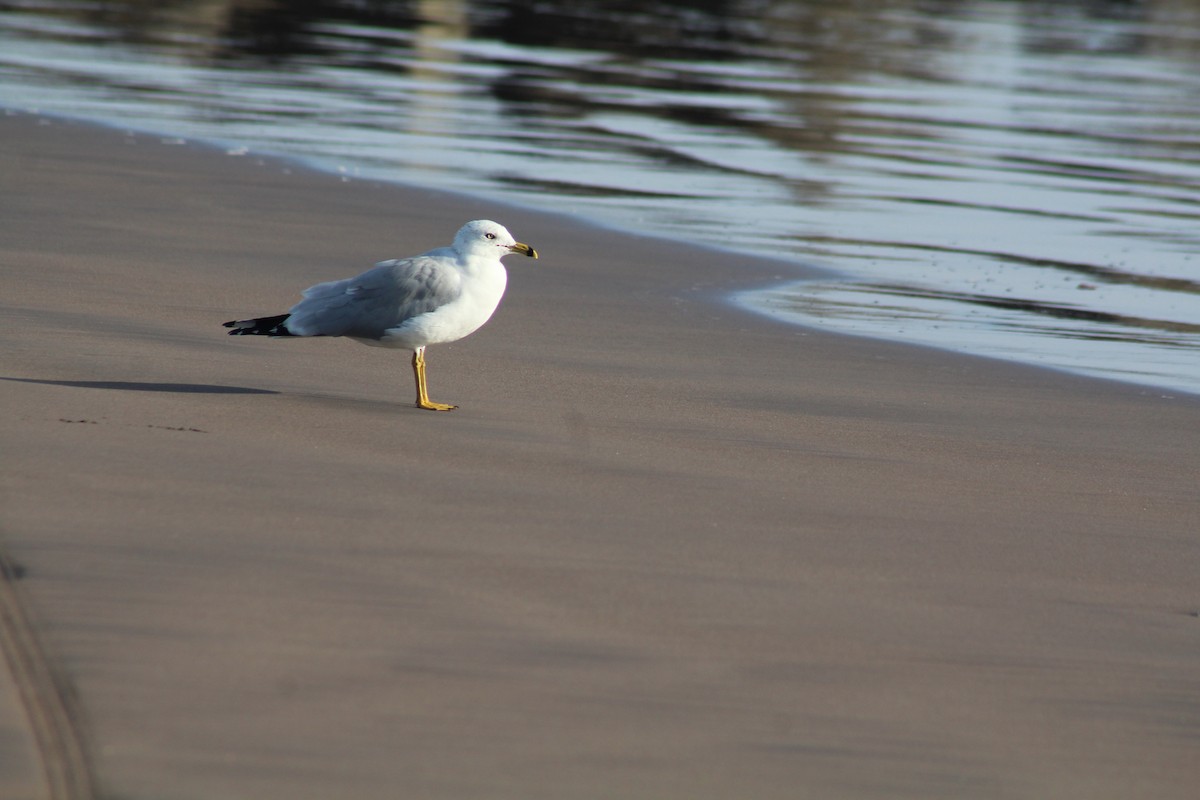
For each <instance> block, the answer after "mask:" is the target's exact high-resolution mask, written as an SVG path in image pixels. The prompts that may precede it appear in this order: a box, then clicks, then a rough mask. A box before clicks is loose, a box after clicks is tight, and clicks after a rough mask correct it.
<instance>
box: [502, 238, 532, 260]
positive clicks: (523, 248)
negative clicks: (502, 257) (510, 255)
mask: <svg viewBox="0 0 1200 800" xmlns="http://www.w3.org/2000/svg"><path fill="white" fill-rule="evenodd" d="M508 249H509V250H510V251H511V252H514V253H521V254H522V255H526V256H529V257H530V258H537V257H538V254H537V250H534V249H533V248H532V247H530V246H529V245H527V244H525V243H524V242H517V243H516V244H514V245H513V246H512V247H510V248H508Z"/></svg>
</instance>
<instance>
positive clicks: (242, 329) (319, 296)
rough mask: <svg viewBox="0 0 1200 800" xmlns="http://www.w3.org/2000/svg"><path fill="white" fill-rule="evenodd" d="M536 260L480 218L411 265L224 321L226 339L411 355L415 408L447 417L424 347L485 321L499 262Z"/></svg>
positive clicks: (383, 267) (402, 261) (387, 265)
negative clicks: (285, 306) (317, 341)
mask: <svg viewBox="0 0 1200 800" xmlns="http://www.w3.org/2000/svg"><path fill="white" fill-rule="evenodd" d="M512 253H520V254H521V255H524V256H529V257H530V258H537V257H538V254H537V251H536V250H534V249H533V248H532V247H530V246H529V245H527V244H524V243H522V242H518V241H517V240H516V239H514V238H513V236H512V234H511V233H509V232H508V230H507V229H506V228H505V227H504V226H503V225H501V224H500V223H498V222H492V221H491V220H487V219H477V220H474V221H473V222H468V223H467V224H466V225H463V226H462V228H461V229H459V231H458V233H457V234H455V236H454V243H453V244H451V245H450V246H449V247H439V248H437V249H435V250H430V251H429V252H428V253H422V254H421V255H419V256H411V257H409V258H395V259H390V260H388V261H380V262H379V263H378V264H376V265H375V266H374V267H372V268H371V269H369V270H367V271H366V272H364V273H363V274H361V275H359V276H358V277H357V278H348V279H346V280H341V281H330V282H328V283H318V284H317V285H316V286H311V287H309V288H308V289H305V290H304V292H303V299H302V300H301V301H300V302H299V303H297V304H296V305H294V306H292V308H291V310H290V311H288V313H286V314H277V315H275V316H273V317H257V318H254V319H243V320H233V321H231V322H226V323H225V327H226V328H232V330H231V331H229V335H230V336H275V337H281V336H346V337H348V338H350V339H354V340H355V341H358V342H362V343H363V344H369V345H373V346H375V347H400V348H407V349H409V350H412V354H413V356H412V368H413V377H414V378H415V379H416V382H417V407H418V408H424V409H428V410H430V411H452V410H453V409H455V408H458V406H452V405H447V404H446V403H435V402H433V401H432V400H430V399H429V390H428V388H427V386H426V383H425V348H426V347H427V346H429V345H431V344H441V343H443V342H454V341H457V340H459V339H461V338H463V337H464V336H467V335H468V334H471V333H474V332H475V331H477V330H479V328H480V327H482V326H483V324H484V323H485V322H487V321H488V320H489V319H490V318H491V316H492V313H493V312H494V311H495V310H496V307H497V306H498V305H500V298H501V297H503V296H504V287H505V285H506V284H507V283H508V273H507V272H505V270H504V265H503V264H502V263H500V259H501V258H503V257H504V256H507V255H510V254H512Z"/></svg>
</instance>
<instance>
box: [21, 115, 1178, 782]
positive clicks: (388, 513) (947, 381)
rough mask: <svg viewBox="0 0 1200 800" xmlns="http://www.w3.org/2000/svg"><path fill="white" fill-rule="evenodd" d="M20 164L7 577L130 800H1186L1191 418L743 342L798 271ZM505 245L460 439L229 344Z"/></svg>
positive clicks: (124, 170) (139, 165)
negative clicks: (20, 568) (274, 323)
mask: <svg viewBox="0 0 1200 800" xmlns="http://www.w3.org/2000/svg"><path fill="white" fill-rule="evenodd" d="M0 126H2V128H3V130H2V133H3V135H4V136H5V140H6V143H8V146H7V147H6V149H5V150H4V151H3V152H2V153H0V167H2V168H3V169H4V170H5V174H6V175H11V176H12V177H11V178H10V179H9V181H10V186H11V187H12V189H11V192H10V193H9V196H8V197H7V198H5V200H3V201H2V202H5V204H6V205H5V209H4V211H5V215H4V219H5V220H6V228H7V230H6V236H5V238H4V241H3V242H0V257H2V258H3V263H4V264H5V265H6V270H5V292H4V296H5V301H4V303H5V318H6V321H7V322H8V324H7V325H5V326H4V329H5V337H6V347H5V349H4V351H3V355H2V356H0V357H2V358H3V359H4V362H3V366H2V367H0V377H2V378H4V379H5V380H3V381H2V382H0V385H3V386H4V387H5V392H6V397H7V398H8V406H9V409H8V410H9V413H8V414H6V415H5V420H4V422H3V424H2V425H0V446H2V448H3V450H4V452H5V453H6V454H11V455H10V457H9V458H8V459H6V460H5V462H6V463H5V468H4V471H3V496H4V504H3V507H4V508H5V512H4V514H3V516H2V517H0V534H2V535H3V536H4V540H5V544H6V547H7V549H8V551H9V552H11V553H12V554H13V557H14V558H15V559H16V560H18V561H19V562H20V563H21V564H23V565H24V566H25V567H27V569H28V573H27V575H26V576H25V577H24V578H23V579H22V586H23V592H24V594H25V595H26V596H27V597H28V598H29V604H30V608H29V609H27V611H28V612H29V616H30V618H31V619H33V620H34V622H35V623H36V625H37V627H38V628H39V630H38V633H39V635H40V637H41V639H42V641H43V643H44V644H45V648H46V650H47V652H48V653H49V654H50V656H51V657H52V659H53V660H54V662H55V663H56V664H57V665H58V666H59V668H60V669H61V670H62V672H63V674H64V675H66V676H67V678H68V679H69V680H70V681H71V682H72V684H73V686H74V688H75V690H76V692H77V696H78V698H79V702H80V705H81V706H82V709H83V712H84V718H85V719H86V722H87V725H86V728H87V730H86V733H87V736H88V739H89V741H88V746H89V749H90V753H91V758H92V763H93V765H94V769H95V771H96V776H95V777H96V781H97V783H98V785H99V786H100V787H102V789H103V792H105V793H109V794H113V795H120V796H122V797H130V798H140V797H146V798H150V797H164V796H176V795H184V794H186V795H188V796H194V797H214V798H216V797H230V796H238V795H253V796H255V797H260V798H274V797H279V798H284V797H286V798H289V799H290V798H307V797H312V798H318V797H320V798H324V797H329V796H332V795H339V794H345V795H353V796H355V797H392V796H395V792H396V791H397V789H398V788H399V789H400V790H402V791H403V792H404V793H405V794H406V795H408V796H420V797H447V798H449V797H454V798H462V797H471V796H479V797H489V798H494V797H512V798H523V800H529V799H530V798H533V799H536V798H542V797H545V798H555V800H562V798H593V797H595V798H599V797H611V796H616V795H619V796H623V797H631V798H641V797H644V798H652V797H653V798H664V797H688V798H705V797H713V798H716V797H729V796H753V797H760V798H768V797H781V798H782V797H796V796H837V797H847V798H868V797H888V798H896V797H914V798H915V797H922V798H927V797H936V796H947V797H950V796H963V795H964V794H970V795H971V796H972V797H981V798H988V797H996V798H1001V797H1014V796H1016V797H1038V796H1048V795H1051V794H1053V795H1054V796H1057V797H1080V798H1089V800H1090V799H1091V798H1105V797H1112V798H1118V797H1128V796H1132V795H1134V794H1152V795H1153V796H1155V797H1162V798H1173V797H1178V798H1181V799H1182V798H1184V797H1189V796H1190V793H1191V792H1192V791H1193V790H1194V778H1195V768H1194V765H1193V761H1194V758H1192V750H1193V744H1194V733H1195V731H1196V721H1195V719H1194V717H1195V714H1194V712H1195V709H1196V708H1198V707H1200V694H1198V690H1197V687H1196V684H1195V680H1194V675H1195V668H1196V666H1197V659H1196V657H1195V655H1194V648H1192V647H1190V643H1191V642H1194V638H1195V634H1196V624H1197V623H1196V617H1195V613H1196V611H1197V609H1198V608H1200V598H1198V597H1197V595H1196V594H1195V576H1196V572H1195V569H1194V567H1192V566H1191V565H1192V564H1194V563H1195V556H1196V554H1197V551H1198V549H1200V533H1197V530H1198V529H1200V526H1198V525H1197V524H1196V523H1197V520H1198V519H1200V501H1198V500H1197V498H1196V496H1195V485H1194V484H1195V480H1194V476H1195V475H1196V474H1198V472H1200V470H1198V469H1197V468H1198V467H1200V403H1198V402H1196V398H1194V397H1192V396H1186V397H1184V398H1176V399H1164V398H1161V397H1157V396H1152V395H1151V394H1150V393H1148V392H1147V391H1146V390H1145V387H1139V386H1135V385H1124V384H1119V383H1113V382H1109V381H1103V380H1099V379H1092V378H1086V377H1081V376H1076V375H1071V374H1064V373H1060V372H1058V371H1052V370H1049V369H1041V368H1038V367H1029V366H1025V365H1018V364H1011V363H1008V362H1000V361H994V360H990V359H981V358H975V357H971V356H963V355H959V354H955V353H948V352H944V351H935V350H931V349H927V348H920V347H915V346H908V345H903V344H895V343H889V342H885V341H880V340H875V339H863V338H859V337H846V336H840V335H835V334H826V333H823V332H821V331H818V330H799V329H796V328H793V327H790V326H785V325H783V324H781V323H778V322H775V321H772V320H770V319H767V318H760V317H758V316H756V315H751V314H749V313H747V312H746V311H744V310H742V309H740V308H737V307H736V306H734V305H733V304H732V303H726V302H724V301H720V302H718V301H717V300H716V298H717V297H718V295H726V294H728V293H730V292H731V291H732V289H731V287H736V286H743V285H750V284H752V283H754V282H755V281H756V280H757V278H758V277H763V278H768V276H770V275H772V274H773V272H774V271H775V270H777V269H779V268H780V267H781V266H782V265H776V264H772V263H771V262H768V261H764V260H755V259H745V261H746V262H747V267H748V268H747V270H746V271H745V272H741V271H739V272H738V273H737V274H736V275H733V276H731V275H730V272H731V271H730V270H728V268H727V266H726V263H725V262H726V261H727V260H728V258H729V257H730V256H729V255H728V254H725V253H721V252H713V251H709V250H707V249H704V248H690V247H686V246H682V245H679V244H676V243H672V242H669V241H662V240H657V239H653V238H651V237H641V236H637V235H625V234H624V233H620V232H615V231H613V230H611V229H607V228H601V227H589V225H588V224H586V223H583V222H580V221H577V220H564V219H562V218H560V217H553V216H549V215H544V214H541V213H538V212H534V211H531V210H528V209H525V208H503V209H500V210H499V211H498V208H499V206H497V205H496V204H494V203H491V202H483V201H479V200H475V199H472V198H464V197H459V196H449V195H447V194H446V193H439V192H435V191H429V190H425V189H421V188H419V187H403V186H398V185H395V184H384V183H382V182H374V181H371V180H369V179H361V178H358V179H354V180H352V181H349V182H343V181H342V180H341V179H340V178H339V177H337V176H335V175H330V174H326V173H323V172H310V171H307V170H303V169H300V168H296V169H285V168H284V166H283V164H284V162H282V161H276V160H274V159H270V158H266V157H262V158H261V159H260V158H258V157H256V156H252V157H251V158H250V159H247V160H242V159H236V158H232V157H230V156H227V155H224V154H223V153H219V152H216V151H215V150H214V151H213V152H209V151H206V150H204V149H203V148H202V146H199V145H191V146H183V147H178V146H171V145H165V144H163V143H162V142H161V141H159V140H157V138H156V137H155V136H152V135H151V136H142V135H133V136H127V135H126V134H124V133H121V132H119V131H117V130H115V129H107V130H103V129H96V128H93V127H90V126H88V125H86V124H84V123H78V124H76V123H71V122H51V123H50V124H47V125H40V124H38V121H37V118H36V117H33V116H28V117H21V116H8V117H0ZM501 212H502V213H501ZM476 217H502V218H500V219H499V221H500V222H502V223H503V224H505V225H506V226H507V227H508V228H509V229H510V230H511V231H512V232H513V233H514V235H515V236H517V238H518V239H520V240H521V241H527V242H529V243H530V244H532V245H533V246H535V247H537V248H538V250H539V252H540V253H541V254H542V258H541V259H540V260H539V261H538V262H535V265H527V264H525V263H522V262H518V263H509V264H508V268H509V276H510V277H509V288H508V292H507V294H506V296H505V299H504V301H503V302H502V304H501V307H500V309H499V311H498V312H497V314H496V316H495V317H494V318H493V319H492V321H491V322H489V323H488V325H486V326H485V327H484V328H483V329H482V330H480V331H479V332H477V333H476V334H474V335H472V336H471V337H469V338H467V339H465V340H462V341H461V342H457V343H454V344H451V345H444V346H439V347H436V348H430V351H429V353H428V358H429V380H430V383H431V393H432V394H433V396H434V397H436V398H437V399H439V400H443V401H446V402H454V403H458V404H460V406H461V407H460V409H459V410H457V411H455V412H453V413H452V414H447V415H437V414H429V413H427V412H421V411H418V410H415V409H412V408H411V407H410V406H409V403H410V402H411V399H410V398H409V394H410V386H411V376H410V375H409V373H408V370H407V362H406V359H404V358H402V357H396V356H395V355H394V354H390V355H389V354H386V353H380V352H379V351H378V350H376V349H374V348H365V347H361V346H358V345H356V344H354V343H351V342H343V341H336V340H322V341H300V342H281V341H266V342H241V341H238V340H237V339H230V338H229V337H227V336H225V335H224V331H223V330H222V329H221V327H220V323H221V322H222V321H223V320H226V319H232V318H236V317H240V316H243V315H245V314H251V313H270V312H272V311H274V310H283V309H286V308H287V307H288V306H289V305H290V304H291V303H292V302H294V300H295V297H296V296H297V295H298V293H299V290H300V289H302V288H304V287H306V286H309V285H311V284H313V283H316V282H318V281H321V280H328V279H334V278H339V277H345V276H348V275H352V274H355V272H356V271H359V270H361V269H362V268H365V266H369V265H370V264H371V263H374V262H375V261H378V260H380V259H383V258H388V257H394V256H397V255H403V254H406V253H409V252H416V251H418V250H421V249H426V248H428V247H432V246H436V245H438V244H440V243H443V242H444V241H445V240H447V239H448V237H449V236H451V235H452V234H453V232H454V230H456V229H457V228H458V226H459V225H460V224H461V223H462V222H463V221H465V220H467V219H471V218H476ZM739 260H742V259H740V258H739ZM513 261H516V260H515V259H514V260H513ZM522 261H524V260H522ZM768 279H769V278H768ZM6 734H7V732H6ZM10 735H11V734H10ZM20 766H21V767H22V768H25V767H29V764H28V761H27V758H26V760H24V761H22V762H21V764H20ZM5 777H6V776H3V775H0V785H4V783H3V778H5ZM34 796H36V795H34Z"/></svg>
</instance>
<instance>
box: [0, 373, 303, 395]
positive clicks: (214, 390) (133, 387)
mask: <svg viewBox="0 0 1200 800" xmlns="http://www.w3.org/2000/svg"><path fill="white" fill-rule="evenodd" d="M0 380H2V381H12V382H14V383H39V384H42V385H43V386H70V387H73V388H76V389H115V390H117V391H122V392H170V393H175V394H279V392H277V391H275V390H273V389H253V388H251V387H249V386H217V385H215V384H211V383H143V382H140V381H51V380H42V379H39V378H9V377H5V376H2V375H0Z"/></svg>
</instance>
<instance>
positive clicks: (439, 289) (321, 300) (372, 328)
mask: <svg viewBox="0 0 1200 800" xmlns="http://www.w3.org/2000/svg"><path fill="white" fill-rule="evenodd" d="M461 293H462V277H461V275H460V273H459V271H458V268H457V267H455V266H454V263H453V258H451V257H445V256H434V255H423V256H416V257H414V258H398V259H393V260H391V261H380V262H379V263H378V264H376V265H375V266H374V267H373V268H371V269H369V270H367V271H366V272H364V273H363V274H362V275H359V276H358V277H357V278H349V279H348V280H343V281H330V282H329V283H318V284H317V285H316V286H312V287H310V288H308V289H305V290H304V299H303V300H301V301H300V302H299V303H297V304H296V305H294V306H292V309H291V316H290V317H288V320H287V327H288V330H289V331H291V332H292V333H295V334H297V335H299V336H354V337H356V338H360V339H379V338H381V337H382V336H383V335H384V334H385V333H386V331H387V330H388V329H389V328H395V327H396V326H397V325H399V324H400V323H402V322H404V321H405V320H407V319H411V318H413V317H415V316H417V315H419V314H424V313H427V312H429V311H433V310H434V309H436V308H439V307H441V306H444V305H446V304H447V303H450V302H452V301H453V300H455V299H456V298H457V297H458V296H459V295H460V294H461Z"/></svg>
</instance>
